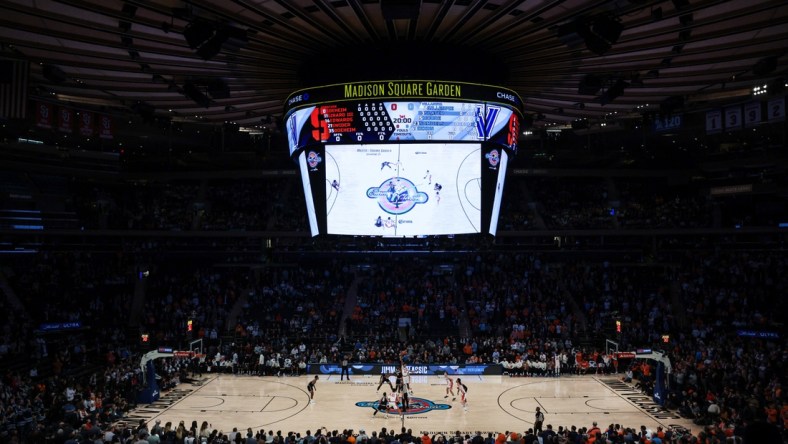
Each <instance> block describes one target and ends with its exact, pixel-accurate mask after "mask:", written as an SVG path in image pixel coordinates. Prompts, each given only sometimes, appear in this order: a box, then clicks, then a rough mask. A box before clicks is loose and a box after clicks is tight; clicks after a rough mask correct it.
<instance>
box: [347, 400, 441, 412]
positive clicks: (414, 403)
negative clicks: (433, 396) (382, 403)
mask: <svg viewBox="0 0 788 444" xmlns="http://www.w3.org/2000/svg"><path fill="white" fill-rule="evenodd" d="M356 407H363V408H372V409H375V408H377V407H378V401H361V402H357V403H356ZM450 408H451V405H449V404H436V403H434V402H432V401H430V400H429V399H424V398H410V405H408V410H406V411H405V414H406V415H418V414H421V413H427V412H430V411H433V410H449V409H450ZM389 413H392V414H397V415H399V414H400V413H401V412H400V410H399V409H396V410H389Z"/></svg>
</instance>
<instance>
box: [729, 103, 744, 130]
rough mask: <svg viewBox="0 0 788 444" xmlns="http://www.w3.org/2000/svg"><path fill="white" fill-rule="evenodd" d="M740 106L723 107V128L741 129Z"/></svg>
mask: <svg viewBox="0 0 788 444" xmlns="http://www.w3.org/2000/svg"><path fill="white" fill-rule="evenodd" d="M741 120H742V119H741V107H740V106H731V107H728V108H725V129H727V130H738V129H741Z"/></svg>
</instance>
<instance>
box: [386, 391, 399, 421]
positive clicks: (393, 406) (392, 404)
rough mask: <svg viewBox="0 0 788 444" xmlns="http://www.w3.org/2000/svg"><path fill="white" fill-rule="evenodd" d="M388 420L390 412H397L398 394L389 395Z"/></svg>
mask: <svg viewBox="0 0 788 444" xmlns="http://www.w3.org/2000/svg"><path fill="white" fill-rule="evenodd" d="M386 405H387V406H386V418H388V417H389V412H391V411H392V410H397V393H395V392H391V393H389V399H388V402H387V403H386Z"/></svg>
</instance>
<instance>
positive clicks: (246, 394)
mask: <svg viewBox="0 0 788 444" xmlns="http://www.w3.org/2000/svg"><path fill="white" fill-rule="evenodd" d="M312 378H313V376H301V377H281V378H277V377H257V376H233V375H226V374H223V375H209V376H208V377H206V378H205V379H204V380H203V381H202V383H201V384H200V385H192V384H181V385H180V386H179V387H177V388H176V389H174V390H171V391H169V392H166V393H164V394H163V395H162V397H161V399H160V400H159V401H157V402H156V403H153V404H151V405H146V406H141V407H138V408H137V409H136V410H134V411H133V412H132V413H131V415H130V417H129V421H134V422H136V421H138V420H139V419H144V420H146V421H154V420H156V419H160V420H161V421H162V424H165V423H166V422H167V421H171V422H172V423H173V425H177V424H178V423H179V422H180V421H185V422H186V424H187V425H188V424H191V422H192V420H196V421H197V422H198V424H201V423H202V421H208V423H209V424H210V425H211V427H212V428H214V429H218V430H221V431H224V432H225V433H227V432H229V431H231V430H232V429H233V427H237V428H238V430H246V429H247V428H249V427H251V428H252V429H253V430H254V431H255V432H257V431H258V430H260V429H264V430H265V431H266V432H267V431H268V430H274V431H275V432H276V431H282V433H283V434H287V432H288V431H295V432H300V433H301V434H302V435H303V434H304V432H306V431H307V430H310V431H312V432H313V433H314V431H315V430H316V429H318V428H321V427H325V428H327V429H328V430H335V429H336V430H340V431H341V430H343V429H348V428H352V429H354V430H355V431H356V432H358V430H360V429H365V430H366V431H367V433H371V432H372V431H379V430H380V429H381V428H382V427H386V428H387V429H389V430H391V429H392V428H394V430H397V431H399V429H400V428H401V427H402V426H403V425H404V427H406V428H409V429H412V430H413V433H416V432H418V433H423V432H425V431H427V432H429V433H431V434H432V433H435V432H443V433H451V434H454V432H455V431H457V430H459V431H460V432H461V433H462V434H471V435H472V434H474V433H475V432H476V431H480V432H483V433H485V434H486V432H499V431H500V432H505V431H516V432H518V433H523V432H524V431H526V430H527V429H529V428H530V427H532V426H533V417H534V412H535V408H536V406H541V408H542V411H543V412H544V414H545V423H544V424H545V427H546V426H547V425H548V424H550V425H552V426H553V429H555V430H557V429H558V427H559V426H564V427H568V426H571V425H576V426H577V427H578V428H580V427H591V425H592V423H593V422H594V421H596V422H597V423H598V424H599V427H600V428H602V430H604V429H605V427H607V425H608V424H611V423H613V424H621V425H623V426H625V427H635V428H638V429H639V428H640V426H641V425H645V426H646V427H647V428H648V429H652V430H655V429H656V427H657V426H660V425H661V426H663V427H668V426H670V425H680V426H683V427H687V428H690V429H692V424H691V423H690V422H689V421H687V420H683V419H678V418H677V417H676V416H675V415H673V414H671V413H670V412H659V411H658V410H657V409H655V408H654V406H653V405H649V398H647V397H645V396H643V395H641V394H639V393H637V392H636V391H633V390H631V388H629V386H627V385H624V384H621V383H620V382H619V381H618V380H617V377H616V375H610V376H604V375H599V376H596V377H595V376H590V375H589V376H563V377H560V378H533V377H525V378H510V377H508V376H462V379H463V382H464V383H465V384H466V385H467V386H468V410H467V411H464V410H463V408H462V406H461V404H460V402H459V398H458V399H456V400H452V398H451V397H449V398H444V396H445V392H446V386H445V384H444V380H443V377H442V376H413V377H412V389H413V391H414V394H413V397H412V398H413V399H412V408H411V409H410V410H409V411H408V412H407V413H406V414H405V415H404V416H401V415H399V414H391V415H388V418H387V417H386V414H384V413H383V412H380V413H378V414H377V415H376V416H373V412H374V408H373V407H372V406H373V405H374V403H375V402H376V401H377V400H378V399H379V398H380V395H381V393H382V392H383V391H385V389H386V388H387V386H384V387H383V388H382V389H381V391H380V392H376V391H375V389H376V387H377V383H378V378H377V377H374V376H354V377H353V380H352V381H350V382H348V381H340V380H339V376H337V375H321V376H320V380H319V382H318V384H317V392H316V394H315V402H314V403H312V404H310V402H309V395H308V393H307V391H306V386H307V383H308V381H309V380H311V379H312ZM695 427H696V428H697V426H695Z"/></svg>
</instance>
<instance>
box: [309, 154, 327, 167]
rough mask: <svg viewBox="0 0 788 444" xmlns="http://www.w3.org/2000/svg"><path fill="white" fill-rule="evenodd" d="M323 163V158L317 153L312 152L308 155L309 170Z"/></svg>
mask: <svg viewBox="0 0 788 444" xmlns="http://www.w3.org/2000/svg"><path fill="white" fill-rule="evenodd" d="M322 161H323V158H321V157H320V156H318V155H317V153H316V152H314V151H310V152H309V153H307V155H306V164H307V165H309V168H314V167H316V166H317V165H318V164H319V163H320V162H322Z"/></svg>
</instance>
